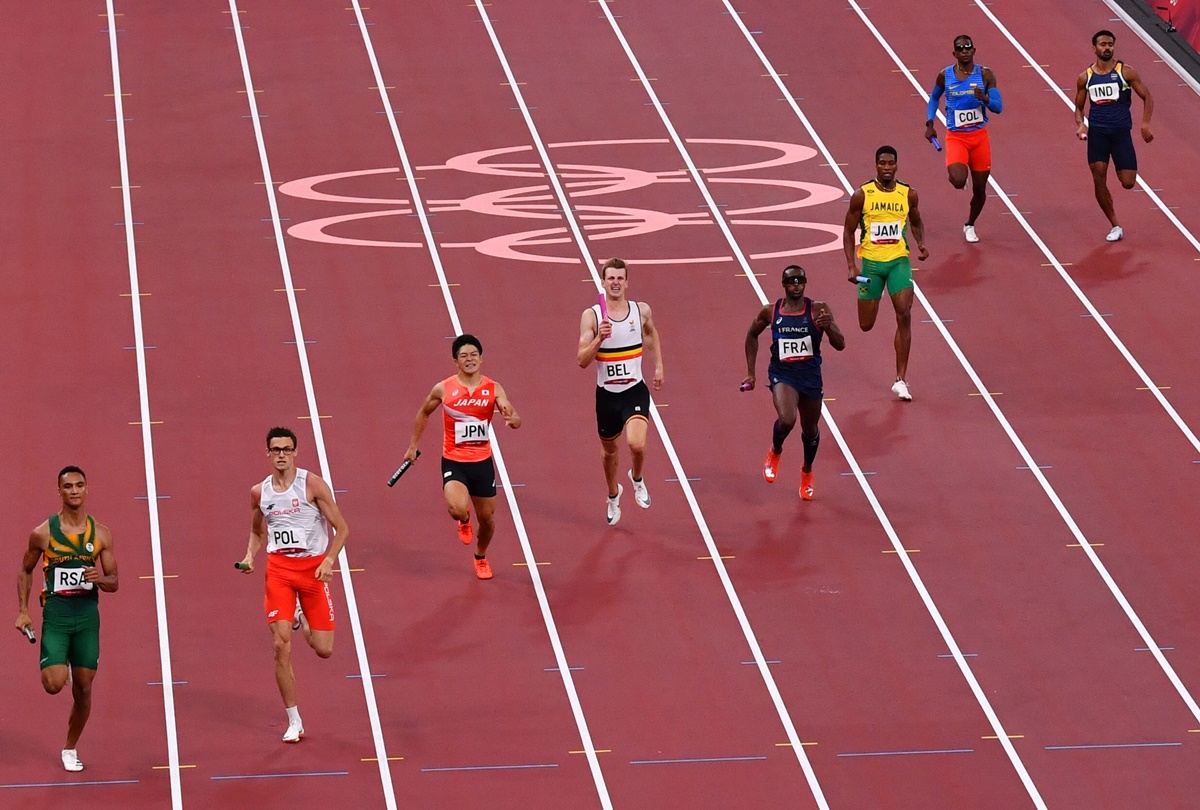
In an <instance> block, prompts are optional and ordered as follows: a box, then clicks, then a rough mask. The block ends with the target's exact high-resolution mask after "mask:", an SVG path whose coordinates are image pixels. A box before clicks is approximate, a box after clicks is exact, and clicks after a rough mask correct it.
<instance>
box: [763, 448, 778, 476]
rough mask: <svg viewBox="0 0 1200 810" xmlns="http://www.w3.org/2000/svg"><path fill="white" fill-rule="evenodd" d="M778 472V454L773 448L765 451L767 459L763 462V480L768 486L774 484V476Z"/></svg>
mask: <svg viewBox="0 0 1200 810" xmlns="http://www.w3.org/2000/svg"><path fill="white" fill-rule="evenodd" d="M778 472H779V454H778V453H776V452H775V450H774V448H772V449H770V450H768V451H767V459H766V461H764V462H763V478H765V479H766V480H767V483H768V484H774V483H775V476H776V475H777V474H778Z"/></svg>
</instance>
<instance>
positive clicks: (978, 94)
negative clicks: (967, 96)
mask: <svg viewBox="0 0 1200 810" xmlns="http://www.w3.org/2000/svg"><path fill="white" fill-rule="evenodd" d="M975 100H976V101H983V102H986V101H987V100H988V97H987V93H986V92H985V91H984V89H983V88H982V87H976V88H975Z"/></svg>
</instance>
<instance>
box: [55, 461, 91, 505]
mask: <svg viewBox="0 0 1200 810" xmlns="http://www.w3.org/2000/svg"><path fill="white" fill-rule="evenodd" d="M58 494H59V496H60V497H61V498H62V502H63V506H72V507H76V508H78V507H80V506H82V505H83V498H84V496H85V495H86V494H87V476H86V475H84V474H83V470H81V469H79V468H78V467H75V466H70V467H63V468H62V470H61V471H60V472H59V474H58Z"/></svg>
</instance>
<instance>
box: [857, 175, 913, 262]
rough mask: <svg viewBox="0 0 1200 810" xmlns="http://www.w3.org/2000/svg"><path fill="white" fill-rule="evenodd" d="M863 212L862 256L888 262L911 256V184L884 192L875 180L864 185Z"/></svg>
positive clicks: (861, 226) (901, 185)
mask: <svg viewBox="0 0 1200 810" xmlns="http://www.w3.org/2000/svg"><path fill="white" fill-rule="evenodd" d="M862 190H863V195H864V198H863V213H862V220H861V222H860V225H859V227H860V228H861V237H862V239H861V242H860V244H859V246H858V255H859V257H860V258H863V259H870V260H871V261H873V262H888V261H891V260H892V259H899V258H901V257H902V256H907V255H908V239H907V238H906V236H907V234H908V186H907V185H905V184H904V183H901V182H900V181H898V180H897V181H896V188H894V189H893V190H891V191H884V190H883V189H881V188H880V187H879V186H877V185H875V181H874V180H872V181H871V182H870V183H867V184H865V185H863V186H862Z"/></svg>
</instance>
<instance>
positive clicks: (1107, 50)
mask: <svg viewBox="0 0 1200 810" xmlns="http://www.w3.org/2000/svg"><path fill="white" fill-rule="evenodd" d="M1116 43H1117V38H1116V37H1115V36H1113V32H1112V31H1097V32H1096V34H1095V36H1093V37H1092V48H1093V49H1094V50H1095V51H1096V62H1095V64H1093V65H1090V66H1088V68H1087V70H1085V71H1083V73H1080V74H1079V79H1078V80H1077V81H1076V82H1075V137H1077V138H1079V140H1081V141H1087V161H1088V166H1090V167H1091V170H1092V184H1093V185H1094V186H1095V189H1096V202H1098V203H1100V210H1101V211H1103V212H1104V216H1106V217H1108V222H1109V224H1110V225H1112V229H1111V230H1110V231H1109V232H1108V236H1105V237H1104V238H1105V239H1106V240H1107V241H1109V242H1116V241H1119V240H1120V239H1121V237H1122V236H1124V235H1125V232H1124V231H1123V230H1121V224H1120V223H1119V222H1117V213H1116V211H1115V210H1114V209H1113V199H1112V192H1110V191H1109V190H1108V159H1109V157H1110V156H1111V157H1112V162H1113V165H1114V166H1116V168H1117V179H1118V180H1120V181H1121V185H1122V186H1124V187H1125V188H1133V186H1134V184H1135V183H1137V153H1136V152H1135V151H1134V149H1133V135H1132V130H1133V116H1132V115H1131V114H1130V108H1131V107H1132V106H1133V94H1134V93H1137V94H1138V95H1139V96H1141V99H1142V140H1143V141H1145V142H1146V143H1150V141H1152V140H1154V133H1153V132H1151V131H1150V116H1151V115H1152V114H1153V113H1154V98H1153V97H1151V95H1150V89H1149V88H1148V87H1146V83H1145V82H1143V81H1142V77H1141V75H1140V74H1139V73H1138V72H1137V71H1136V70H1134V69H1133V68H1131V67H1130V66H1129V65H1127V64H1125V63H1124V62H1122V61H1121V60H1120V59H1116V58H1115V57H1114V56H1113V48H1114V47H1115V46H1116ZM1088 99H1091V102H1092V106H1091V109H1090V110H1089V113H1090V115H1089V116H1088V120H1087V122H1085V121H1084V120H1083V105H1084V104H1085V103H1086V102H1087V101H1088ZM1089 125H1090V126H1089Z"/></svg>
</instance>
